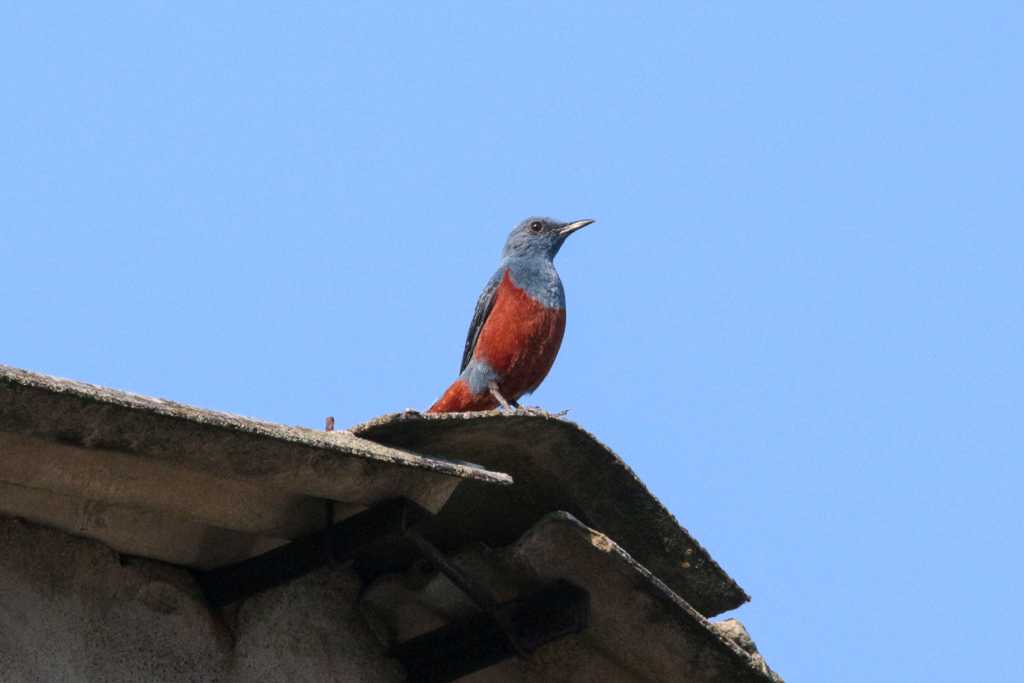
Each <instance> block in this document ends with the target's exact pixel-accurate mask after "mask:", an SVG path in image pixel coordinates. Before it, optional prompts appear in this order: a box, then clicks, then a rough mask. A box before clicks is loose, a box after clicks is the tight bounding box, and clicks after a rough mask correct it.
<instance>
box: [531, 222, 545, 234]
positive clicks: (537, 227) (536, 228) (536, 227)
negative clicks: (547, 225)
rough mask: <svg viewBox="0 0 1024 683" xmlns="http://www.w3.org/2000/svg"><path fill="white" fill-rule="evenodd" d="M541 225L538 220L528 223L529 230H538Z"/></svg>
mask: <svg viewBox="0 0 1024 683" xmlns="http://www.w3.org/2000/svg"><path fill="white" fill-rule="evenodd" d="M543 227H544V226H543V225H541V222H540V221H534V222H532V223H530V232H540V230H541V228H543Z"/></svg>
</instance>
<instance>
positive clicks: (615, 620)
mask: <svg viewBox="0 0 1024 683" xmlns="http://www.w3.org/2000/svg"><path fill="white" fill-rule="evenodd" d="M451 560H452V561H453V562H454V563H455V564H456V565H458V566H459V567H460V568H461V569H462V570H463V571H464V572H465V573H467V574H469V575H472V576H474V577H476V578H477V579H479V580H481V581H482V582H483V583H484V584H485V585H486V587H487V589H488V590H489V592H491V593H492V594H493V595H494V597H495V598H496V599H497V600H500V601H508V600H514V599H516V598H519V597H521V596H522V595H524V594H526V593H528V592H530V591H532V590H536V589H538V588H540V587H541V586H544V585H546V584H549V583H550V582H553V581H556V580H567V581H569V582H571V583H572V584H574V585H577V586H584V587H586V589H587V591H589V594H590V625H589V626H588V627H587V628H586V629H585V630H584V631H582V632H581V633H579V634H576V635H570V636H567V637H564V638H562V639H560V640H557V641H555V642H552V643H549V644H547V645H545V646H543V647H541V648H540V649H539V650H537V651H536V652H535V653H533V654H532V655H531V656H530V657H529V658H528V659H525V660H523V659H510V660H506V661H505V662H502V663H500V664H498V665H496V666H493V667H490V668H488V669H485V670H482V671H480V672H478V673H475V674H472V675H469V676H466V677H465V678H462V679H460V680H462V681H465V682H466V683H490V682H491V681H535V680H543V681H549V682H553V683H557V682H559V681H565V682H568V681H613V680H615V681H617V680H622V681H628V680H646V681H665V682H666V683H668V682H669V681H690V682H692V683H769V682H774V681H779V680H781V679H779V678H777V677H776V676H775V675H774V674H773V673H772V672H771V670H770V669H769V668H768V666H767V664H766V663H765V661H764V659H763V658H762V657H761V656H760V655H759V654H758V653H757V650H756V648H755V647H753V644H752V643H751V642H750V641H749V636H746V631H745V630H744V629H743V627H742V625H739V623H738V622H735V621H733V620H730V622H729V623H727V624H726V626H727V627H728V628H719V627H718V626H719V625H717V624H712V623H710V622H708V621H707V620H706V619H705V618H704V617H703V616H701V615H700V614H699V613H698V612H697V611H696V610H695V609H693V608H692V607H691V606H690V605H689V604H687V603H686V601H684V600H682V599H680V597H679V596H678V595H676V594H675V593H674V592H673V591H672V590H670V589H669V588H668V587H667V586H666V585H665V584H664V583H662V582H661V581H659V580H658V578H657V577H655V576H654V575H653V574H651V572H650V571H648V570H647V569H646V568H645V567H643V566H641V565H640V564H639V563H637V562H636V560H634V559H633V558H632V557H631V556H630V555H629V553H627V552H626V551H625V550H624V549H623V548H621V547H620V546H619V545H618V544H616V543H615V542H614V541H613V540H611V539H610V538H609V537H608V536H606V535H604V534H602V533H600V532H599V531H597V530H595V529H591V528H589V527H587V526H586V525H584V524H582V523H581V522H580V521H579V520H577V519H576V518H575V517H573V516H572V515H570V514H568V513H565V512H555V513H551V514H548V515H546V516H544V517H543V518H541V519H540V520H539V521H538V522H537V524H535V525H534V526H533V527H531V528H530V529H528V530H527V531H526V533H525V534H523V536H522V537H521V538H520V539H519V540H518V541H516V542H515V543H513V544H511V545H510V546H508V547H505V548H500V549H489V548H483V547H475V548H474V547H470V548H469V549H466V550H463V551H462V552H460V553H457V554H456V555H455V556H454V557H453V558H451ZM361 608H362V610H363V611H364V613H366V614H367V616H368V618H369V620H370V623H371V624H373V625H374V627H375V629H376V630H377V631H378V632H379V633H381V634H383V637H384V638H385V639H397V640H398V641H406V640H408V639H410V638H414V637H416V636H419V635H421V634H423V633H425V632H428V631H431V630H433V629H436V628H439V627H440V626H443V625H444V624H445V623H446V622H448V621H450V620H452V619H456V618H465V617H466V616H467V615H469V614H471V613H472V612H473V611H474V609H475V608H474V607H473V606H472V605H471V604H469V603H468V601H467V600H466V599H465V597H464V596H463V595H462V594H461V593H460V592H459V591H458V589H457V588H456V587H455V586H454V585H453V584H451V583H450V582H449V581H448V579H446V578H445V577H444V575H441V574H435V575H434V576H433V577H432V578H430V579H429V580H427V581H423V579H422V577H419V576H413V577H411V578H410V577H409V576H396V575H386V576H384V577H381V578H380V579H378V580H377V581H376V582H374V583H373V584H371V585H370V586H369V587H368V588H367V590H366V591H365V593H364V594H363V597H362V600H361ZM727 634H733V635H735V639H734V638H732V637H729V635H727ZM744 637H745V638H744ZM741 644H743V645H745V646H746V647H748V648H750V651H748V650H747V649H744V647H741Z"/></svg>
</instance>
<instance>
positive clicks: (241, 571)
mask: <svg viewBox="0 0 1024 683" xmlns="http://www.w3.org/2000/svg"><path fill="white" fill-rule="evenodd" d="M428 517H430V513H429V512H428V511H427V510H425V509H423V508H422V507H420V506H419V505H417V504H416V503H413V502H412V501H410V500H406V499H404V498H400V499H397V500H390V501H386V502H383V503H380V504H379V505H376V506H374V507H372V508H370V509H369V510H365V511H363V512H360V513H358V514H356V515H353V516H352V517H349V518H348V519H345V520H342V521H341V522H338V523H337V524H334V525H332V526H329V527H327V528H326V529H324V530H323V531H320V532H317V533H314V534H310V535H308V536H303V537H302V538H298V539H296V540H294V541H292V542H291V543H287V544H285V545H283V546H281V547H279V548H274V549H273V550H270V551H267V552H265V553H263V554H262V555H257V556H256V557H251V558H249V559H248V560H243V561H241V562H236V563H235V564H231V565H227V566H224V567H219V568H217V569H212V570H210V571H207V572H199V573H197V579H198V581H199V585H200V586H201V587H202V589H203V592H204V593H205V594H206V599H207V600H208V601H209V603H210V605H212V606H213V607H224V606H225V605H230V604H231V603H233V602H237V601H238V600H241V599H242V598H245V597H248V596H250V595H253V594H255V593H259V592H261V591H265V590H267V589H268V588H273V587H275V586H280V585H281V584H284V583H287V582H289V581H291V580H293V579H297V578H299V577H300V576H304V575H306V574H309V573H310V572H312V571H314V570H316V569H319V568H320V567H323V566H326V565H334V564H344V563H346V562H348V561H350V560H352V559H353V557H354V556H355V555H356V554H357V553H358V552H359V551H360V550H361V549H363V548H366V547H368V546H370V545H372V544H374V543H375V542H378V541H380V540H381V539H382V538H386V537H389V536H395V535H401V534H403V533H405V531H406V530H407V529H408V528H409V527H411V526H413V525H414V524H417V523H418V522H421V521H422V520H424V519H427V518H428Z"/></svg>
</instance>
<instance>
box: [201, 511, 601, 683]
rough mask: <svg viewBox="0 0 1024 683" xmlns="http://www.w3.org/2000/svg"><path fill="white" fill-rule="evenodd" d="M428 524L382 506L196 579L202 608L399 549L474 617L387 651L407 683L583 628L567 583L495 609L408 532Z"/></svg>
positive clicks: (437, 678) (585, 596)
mask: <svg viewBox="0 0 1024 683" xmlns="http://www.w3.org/2000/svg"><path fill="white" fill-rule="evenodd" d="M430 516H431V514H430V512H428V511H427V510H425V509H423V508H422V507H420V506H419V505H417V504H416V503H413V502H412V501H409V500H406V499H404V498H400V499H397V500H391V501H386V502H384V503H380V504H379V505H376V506H374V507H373V508H370V509H369V510H365V511H363V512H360V513H359V514H356V515H353V516H352V517H349V518H348V519H345V520H342V521H341V522H338V523H337V524H332V525H330V526H328V527H327V528H326V529H324V530H323V531H321V532H318V533H315V534H310V535H308V536H304V537H302V538H299V539H296V540H294V541H292V542H291V543H287V544H285V545H283V546H281V547H279V548H275V549H273V550H270V551H268V552H266V553H263V554H262V555H257V556H256V557H252V558H249V559H248V560H243V561H241V562H237V563H235V564H231V565H227V566H225V567H220V568H218V569H213V570H211V571H207V572H197V579H198V581H199V585H200V586H201V587H202V589H203V592H204V593H205V594H206V598H207V600H208V602H209V604H210V605H211V606H213V607H224V606H226V605H230V604H231V603H233V602H237V601H238V600H241V599H242V598H245V597H248V596H250V595H254V594H256V593H259V592H261V591H265V590H267V589H269V588H273V587H275V586H280V585H282V584H284V583H287V582H289V581H291V580H293V579H297V578H299V577H301V576H304V575H306V574H309V573H310V572H312V571H314V570H316V569H319V568H321V567H324V566H328V565H330V566H334V565H341V564H344V563H347V562H350V561H352V560H354V559H356V558H357V556H359V557H360V558H363V559H365V557H366V555H367V554H373V553H377V554H380V553H382V552H383V553H388V552H391V551H393V550H394V549H395V548H394V545H395V544H396V542H398V544H399V545H403V544H404V547H405V550H404V551H403V552H404V553H406V554H408V552H409V550H415V552H416V553H417V554H419V555H421V556H422V557H423V558H425V559H426V560H428V561H429V562H430V563H431V564H433V565H434V566H435V567H436V568H437V569H438V571H440V572H441V573H442V574H444V575H445V576H446V577H448V579H449V580H450V581H451V582H452V583H453V584H455V586H457V587H458V588H459V589H460V590H461V591H462V592H464V593H465V594H466V595H467V596H469V598H470V599H471V600H472V601H473V602H474V603H475V604H476V606H477V607H478V608H479V609H480V612H479V613H478V614H474V615H472V616H470V617H468V618H466V619H464V620H461V621H456V622H452V623H450V624H448V625H447V626H444V627H442V628H440V629H438V630H436V631H432V632H430V633H425V634H423V635H421V636H417V637H415V638H412V639H410V640H408V641H406V642H404V643H398V644H396V645H394V646H393V647H392V648H391V650H390V654H391V656H393V657H396V658H397V659H398V660H399V661H401V663H402V665H403V666H404V667H405V670H406V671H407V672H408V675H409V680H410V681H422V682H429V683H440V682H443V681H452V680H455V679H456V678H459V677H461V676H465V675H467V674H469V673H472V672H474V671H478V670H480V669H483V668H486V667H488V666H491V665H493V664H497V663H498V662H501V661H503V660H505V659H508V658H510V657H514V656H517V655H518V656H520V657H526V656H528V655H529V654H530V653H532V652H533V651H534V650H536V649H537V648H538V647H540V646H541V645H544V644H545V643H549V642H551V641H553V640H557V639H558V638H561V637H563V636H566V635H569V634H572V633H579V632H580V631H582V630H583V629H585V628H586V627H587V625H588V624H589V622H590V595H589V593H587V591H585V590H583V589H581V588H578V587H576V586H574V585H572V584H570V583H569V582H567V581H556V582H554V583H552V584H550V585H548V586H546V587H544V588H542V589H540V590H538V591H536V592H534V593H530V594H528V595H526V596H523V597H520V598H517V599H516V600H512V601H509V602H504V603H499V602H498V601H497V600H496V599H495V598H494V597H493V596H492V594H491V593H490V592H489V591H488V590H486V589H485V588H484V587H483V586H481V585H480V584H479V583H478V582H477V581H476V580H474V579H473V578H472V577H471V576H468V575H467V574H465V573H464V572H463V571H462V570H461V569H460V568H459V567H458V566H456V565H455V564H453V563H452V562H450V561H449V560H448V558H447V557H445V555H444V553H442V552H441V551H440V550H439V549H438V548H437V547H435V546H434V544H432V543H431V542H430V541H429V540H427V539H426V538H425V537H424V536H423V535H422V534H420V533H419V532H418V531H416V530H415V528H414V527H415V526H416V525H417V524H418V523H420V522H422V521H423V520H426V519H428V518H429V517H430ZM410 546H411V548H410ZM407 556H408V555H407Z"/></svg>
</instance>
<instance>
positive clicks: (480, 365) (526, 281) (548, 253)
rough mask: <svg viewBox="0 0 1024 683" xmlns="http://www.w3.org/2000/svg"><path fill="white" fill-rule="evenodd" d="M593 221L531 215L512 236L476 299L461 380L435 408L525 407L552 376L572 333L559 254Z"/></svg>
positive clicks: (444, 410) (445, 410) (447, 410)
mask: <svg viewBox="0 0 1024 683" xmlns="http://www.w3.org/2000/svg"><path fill="white" fill-rule="evenodd" d="M593 222H594V221H593V220H591V219H589V218H587V219H583V220H577V221H572V222H569V223H564V222H561V221H557V220H554V219H552V218H542V217H532V218H527V219H526V220H524V221H522V222H521V223H519V225H517V226H516V227H515V229H514V230H512V232H511V233H510V234H509V236H508V240H507V241H506V242H505V247H504V249H502V252H501V262H500V263H499V265H498V269H497V271H495V273H494V275H492V276H491V279H490V280H488V282H487V285H486V286H485V287H484V291H483V292H482V293H481V294H480V298H479V299H478V300H477V302H476V310H475V311H474V312H473V319H472V321H471V322H470V324H469V334H468V335H467V336H466V346H465V349H464V350H463V353H462V364H461V365H460V366H459V376H458V378H457V379H456V380H455V381H454V382H453V383H452V384H451V386H449V387H448V389H447V390H446V391H445V392H444V394H443V395H442V396H441V398H439V399H438V400H437V401H436V402H435V403H434V404H433V405H432V406H431V407H430V408H429V409H428V411H427V412H428V413H453V412H465V411H471V410H491V409H493V408H497V407H498V406H501V407H502V409H503V410H505V411H506V412H507V411H510V410H512V409H514V408H518V407H519V404H518V399H519V398H520V397H521V396H523V395H525V394H530V393H533V391H534V390H535V389H536V388H537V387H538V386H540V383H541V382H542V381H544V378H545V377H547V374H548V371H549V370H551V366H552V365H553V364H554V362H555V356H557V355H558V349H559V347H561V345H562V336H563V335H564V334H565V290H564V288H563V287H562V280H561V278H559V277H558V271H556V270H555V264H554V258H555V255H556V254H557V253H558V250H559V249H561V248H562V245H563V244H564V243H565V240H566V239H567V238H568V237H569V235H571V234H573V233H574V232H576V231H577V230H580V229H582V228H585V227H587V226H588V225H590V224H591V223H593Z"/></svg>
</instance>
